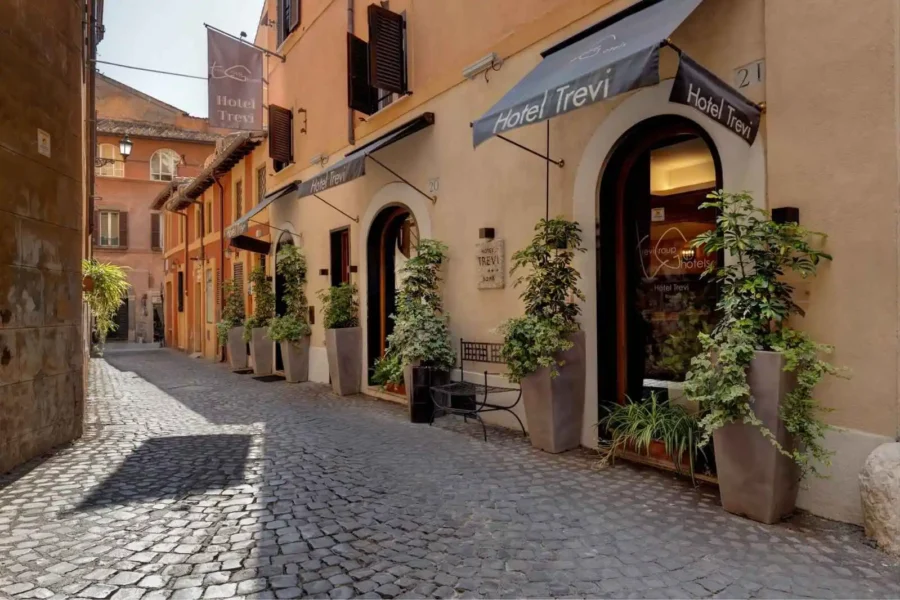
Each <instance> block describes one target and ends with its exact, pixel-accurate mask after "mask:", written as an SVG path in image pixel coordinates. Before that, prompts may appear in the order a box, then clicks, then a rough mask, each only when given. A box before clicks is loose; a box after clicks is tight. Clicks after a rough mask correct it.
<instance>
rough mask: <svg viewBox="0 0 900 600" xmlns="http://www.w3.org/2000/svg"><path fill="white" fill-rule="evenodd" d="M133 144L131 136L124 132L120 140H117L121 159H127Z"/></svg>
mask: <svg viewBox="0 0 900 600" xmlns="http://www.w3.org/2000/svg"><path fill="white" fill-rule="evenodd" d="M133 146H134V144H132V143H131V138H130V137H128V135H127V134H126V135H125V137H123V138H122V139H121V140H119V154H121V155H122V160H123V161H126V160H128V157H129V156H130V155H131V148H132V147H133Z"/></svg>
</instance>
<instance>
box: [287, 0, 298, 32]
mask: <svg viewBox="0 0 900 600" xmlns="http://www.w3.org/2000/svg"><path fill="white" fill-rule="evenodd" d="M290 2H291V21H290V29H288V31H293V30H295V29H297V25H299V24H300V0H290Z"/></svg>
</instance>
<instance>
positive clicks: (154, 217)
mask: <svg viewBox="0 0 900 600" xmlns="http://www.w3.org/2000/svg"><path fill="white" fill-rule="evenodd" d="M160 237H161V236H160V214H159V213H150V248H151V249H152V250H162V241H161V240H160Z"/></svg>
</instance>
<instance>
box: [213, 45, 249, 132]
mask: <svg viewBox="0 0 900 600" xmlns="http://www.w3.org/2000/svg"><path fill="white" fill-rule="evenodd" d="M206 39H207V44H208V51H209V53H208V62H209V124H210V125H211V126H212V127H221V128H224V129H243V130H248V131H260V130H262V128H263V116H262V115H263V89H262V80H263V53H262V51H260V50H258V49H257V48H254V47H253V46H251V45H249V44H245V43H243V42H240V41H238V40H236V39H234V38H232V37H229V36H227V35H223V34H221V33H219V32H217V31H214V30H213V29H209V28H207V30H206Z"/></svg>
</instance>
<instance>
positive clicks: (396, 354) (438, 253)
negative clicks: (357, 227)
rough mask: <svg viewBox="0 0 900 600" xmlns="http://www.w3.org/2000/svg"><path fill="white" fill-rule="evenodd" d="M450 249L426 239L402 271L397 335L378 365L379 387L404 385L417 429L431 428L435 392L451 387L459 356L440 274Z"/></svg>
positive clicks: (395, 334) (396, 324) (396, 316)
mask: <svg viewBox="0 0 900 600" xmlns="http://www.w3.org/2000/svg"><path fill="white" fill-rule="evenodd" d="M446 258H447V246H445V245H444V244H442V243H441V242H438V241H436V240H429V239H423V240H420V241H419V243H418V245H417V246H416V255H415V256H413V257H412V258H410V259H409V260H408V261H407V262H406V264H405V265H404V266H403V270H402V273H401V278H402V283H401V285H400V290H399V291H398V292H397V313H396V315H391V316H392V318H393V319H394V331H393V333H391V335H389V336H388V338H387V343H388V346H387V351H386V352H385V356H384V357H382V358H381V359H380V360H379V361H377V362H376V365H375V377H374V379H375V382H376V383H380V384H382V385H387V384H394V385H399V384H400V383H404V384H405V386H406V397H407V401H408V402H409V416H410V420H411V421H412V422H414V423H429V422H431V418H432V415H433V412H434V404H433V402H432V400H431V390H430V388H431V387H432V386H435V385H442V384H445V383H448V382H449V381H450V369H452V368H453V365H454V363H455V362H456V353H454V352H453V345H452V344H451V342H450V328H449V326H448V324H447V319H448V317H447V316H446V315H445V314H443V306H442V302H441V295H440V282H441V278H440V269H441V264H442V263H443V262H444V261H445V260H446Z"/></svg>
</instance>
